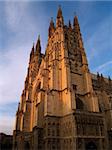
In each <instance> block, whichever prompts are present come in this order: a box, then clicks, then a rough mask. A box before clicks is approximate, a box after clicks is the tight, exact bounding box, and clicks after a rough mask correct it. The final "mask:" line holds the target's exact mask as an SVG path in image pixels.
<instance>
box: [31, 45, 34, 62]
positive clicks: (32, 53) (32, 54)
mask: <svg viewBox="0 0 112 150" xmlns="http://www.w3.org/2000/svg"><path fill="white" fill-rule="evenodd" d="M33 57H34V43H33V46H32V50H31V53H30V62H31V61H32V59H33Z"/></svg>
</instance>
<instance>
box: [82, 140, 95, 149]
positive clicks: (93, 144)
mask: <svg viewBox="0 0 112 150" xmlns="http://www.w3.org/2000/svg"><path fill="white" fill-rule="evenodd" d="M85 148H86V150H97V146H96V144H95V143H94V142H93V141H91V142H88V143H87V144H86V147H85Z"/></svg>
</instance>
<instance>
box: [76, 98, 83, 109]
mask: <svg viewBox="0 0 112 150" xmlns="http://www.w3.org/2000/svg"><path fill="white" fill-rule="evenodd" d="M76 109H79V110H84V103H83V102H82V100H80V99H79V98H76Z"/></svg>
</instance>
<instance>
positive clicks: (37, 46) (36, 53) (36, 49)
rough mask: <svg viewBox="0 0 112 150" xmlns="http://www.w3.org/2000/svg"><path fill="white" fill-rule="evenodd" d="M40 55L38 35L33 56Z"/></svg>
mask: <svg viewBox="0 0 112 150" xmlns="http://www.w3.org/2000/svg"><path fill="white" fill-rule="evenodd" d="M39 54H41V44H40V35H39V36H38V40H37V44H36V48H35V55H39Z"/></svg>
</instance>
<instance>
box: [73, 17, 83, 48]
mask: <svg viewBox="0 0 112 150" xmlns="http://www.w3.org/2000/svg"><path fill="white" fill-rule="evenodd" d="M73 29H74V36H75V41H76V45H77V47H80V48H83V41H82V37H81V32H80V26H79V22H78V18H77V16H75V17H74V21H73Z"/></svg>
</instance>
